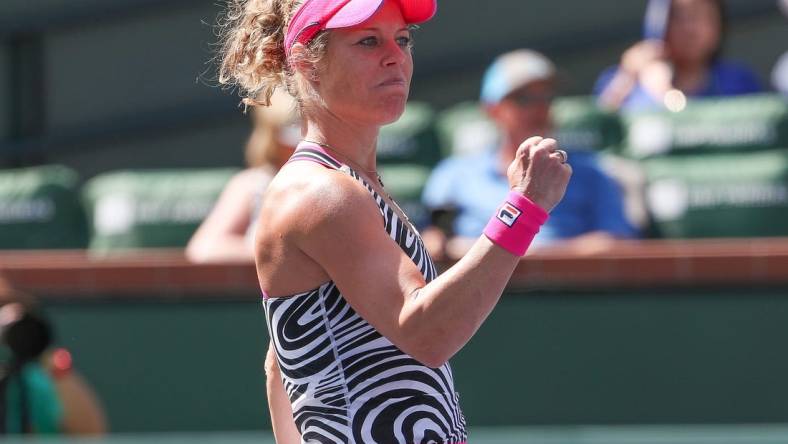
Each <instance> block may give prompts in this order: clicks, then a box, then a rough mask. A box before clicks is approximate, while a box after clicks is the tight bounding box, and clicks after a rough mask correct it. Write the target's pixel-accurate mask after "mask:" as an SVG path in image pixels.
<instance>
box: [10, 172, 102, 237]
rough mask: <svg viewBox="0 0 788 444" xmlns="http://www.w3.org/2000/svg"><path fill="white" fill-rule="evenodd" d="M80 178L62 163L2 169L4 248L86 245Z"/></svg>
mask: <svg viewBox="0 0 788 444" xmlns="http://www.w3.org/2000/svg"><path fill="white" fill-rule="evenodd" d="M78 182H79V178H78V176H77V173H76V172H74V171H73V170H71V169H69V168H67V167H65V166H60V165H45V166H38V167H30V168H19V169H11V170H0V248H2V249H48V248H84V247H85V245H86V244H87V228H86V222H85V214H84V211H83V209H82V205H81V203H80V200H79V193H78V191H77V188H78Z"/></svg>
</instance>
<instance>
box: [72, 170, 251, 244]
mask: <svg viewBox="0 0 788 444" xmlns="http://www.w3.org/2000/svg"><path fill="white" fill-rule="evenodd" d="M237 171H238V170H236V169H232V168H218V169H196V170H192V169H182V170H154V171H116V172H110V173H105V174H102V175H100V176H96V177H94V178H93V179H91V180H90V181H88V183H87V184H85V188H84V190H83V197H84V200H85V205H86V207H87V211H88V215H89V219H90V226H91V231H92V237H91V240H90V249H91V250H92V251H94V252H109V251H113V250H119V249H127V248H145V247H182V246H185V245H186V243H187V242H188V241H189V238H190V237H191V235H192V233H194V231H195V230H196V229H197V227H198V226H199V225H200V223H201V222H202V221H203V219H205V217H206V216H207V215H208V213H209V212H210V210H211V208H212V207H213V205H214V202H215V201H216V199H217V198H218V197H219V194H220V193H221V191H222V189H223V188H224V185H225V184H226V183H227V181H228V180H229V179H230V177H231V176H232V175H233V174H234V173H236V172H237Z"/></svg>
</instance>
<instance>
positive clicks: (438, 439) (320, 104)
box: [220, 0, 571, 444]
mask: <svg viewBox="0 0 788 444" xmlns="http://www.w3.org/2000/svg"><path fill="white" fill-rule="evenodd" d="M435 9H436V4H435V0H305V1H303V2H302V1H298V0H249V1H247V2H240V3H237V4H236V8H235V9H233V10H231V12H230V14H229V19H230V22H229V27H228V28H227V30H226V32H227V33H228V34H227V37H226V40H225V45H224V53H223V61H222V62H223V63H222V66H221V73H220V80H221V81H223V82H225V83H227V84H234V85H238V86H239V87H240V88H241V90H242V91H244V92H245V93H246V95H247V99H246V102H247V103H251V104H261V105H265V104H266V103H267V101H268V97H269V96H270V95H271V93H272V91H273V90H275V89H276V88H286V89H287V90H288V91H289V92H290V93H291V94H293V95H294V96H295V97H296V99H297V101H298V103H299V105H300V110H301V113H302V117H303V120H304V122H305V128H304V130H305V133H304V134H305V135H304V140H303V141H302V142H301V143H300V144H299V145H298V147H297V149H296V151H295V153H294V154H293V156H292V157H291V159H290V160H289V162H288V163H287V164H286V165H285V166H284V167H283V168H282V169H281V170H280V171H279V173H278V174H277V176H276V177H275V178H274V180H273V181H272V183H271V185H270V187H269V189H268V197H267V198H266V200H265V202H264V204H263V208H262V211H261V215H260V219H259V221H258V229H257V237H256V246H255V252H256V263H257V273H258V277H259V281H260V286H261V288H262V290H263V297H264V306H265V311H266V317H267V321H268V328H269V332H270V335H271V343H272V353H271V355H272V356H274V355H275V362H273V361H274V360H273V359H272V362H269V365H268V370H269V376H268V377H269V380H268V392H269V393H268V395H269V404H270V409H271V414H272V419H273V423H274V433H275V435H276V437H277V440H278V442H298V441H299V440H300V441H301V442H309V443H359V444H360V443H385V444H390V443H401V444H413V443H465V442H466V440H467V436H466V430H465V418H464V417H463V415H462V412H461V410H460V406H459V402H458V401H459V398H458V394H457V393H456V392H455V390H454V383H453V379H454V378H453V376H452V372H451V368H450V367H449V364H448V362H447V361H448V359H449V358H450V357H451V356H452V355H454V354H455V353H456V352H457V351H458V350H459V349H460V348H462V346H463V345H464V344H465V343H466V342H467V341H468V340H469V339H470V338H471V337H472V336H473V334H474V333H475V332H476V330H477V329H478V328H479V326H480V325H481V323H482V322H483V321H484V319H485V318H486V317H487V316H488V314H489V313H490V311H491V310H492V309H493V308H494V307H495V304H496V303H497V301H498V299H499V297H500V295H501V292H502V291H503V290H504V287H505V285H506V283H507V281H508V280H509V278H510V276H511V274H512V271H513V270H514V268H515V266H516V265H517V263H518V261H519V260H520V257H521V256H522V255H523V254H524V253H525V251H526V249H527V248H528V245H529V243H530V242H531V240H532V239H533V237H534V235H536V233H537V232H538V230H539V227H540V226H541V224H542V223H544V221H545V220H546V219H547V217H548V211H550V210H551V209H552V208H553V207H554V206H555V205H556V204H557V203H558V201H560V199H561V198H562V196H563V194H564V190H565V188H566V185H567V182H568V180H569V177H570V175H571V167H570V166H569V165H568V164H567V163H566V160H567V159H566V153H564V152H562V151H561V150H558V149H557V148H558V147H557V144H556V142H555V141H554V140H552V139H543V138H541V137H532V138H530V139H528V140H526V141H524V142H523V144H522V145H521V146H520V148H519V150H518V151H517V155H516V158H515V160H514V161H513V162H512V164H511V165H510V166H509V168H508V177H509V183H510V185H511V190H512V191H511V193H510V194H509V196H508V197H507V199H506V200H505V201H504V202H502V203H501V206H500V209H499V210H498V211H497V213H496V214H492V215H491V219H490V223H489V225H488V227H487V229H486V230H485V233H484V235H483V236H481V237H480V238H479V239H478V241H477V242H476V244H475V245H474V246H473V248H471V250H470V251H469V252H468V254H467V255H466V256H465V257H463V258H462V259H461V260H460V261H458V262H457V264H455V265H454V266H453V267H451V268H450V269H449V270H447V271H446V272H445V273H443V274H442V275H441V276H437V273H436V271H435V267H434V265H433V263H432V260H431V259H430V257H429V255H428V254H427V252H426V250H425V249H424V246H423V244H422V242H421V239H420V237H419V234H418V233H417V231H416V230H415V229H414V227H413V226H412V225H411V223H410V221H409V220H408V217H407V215H405V214H404V213H403V212H402V210H401V209H400V208H399V207H398V206H397V204H396V203H395V202H394V201H393V200H392V199H391V198H390V197H389V195H388V193H387V192H386V189H385V187H384V186H383V183H382V181H381V180H380V178H379V177H378V175H377V172H376V162H375V150H376V141H377V138H378V133H379V130H380V127H381V126H383V125H385V124H388V123H391V122H393V121H395V120H397V119H398V118H399V117H400V115H401V114H402V112H403V111H404V107H405V102H406V100H407V97H408V91H409V87H410V80H411V74H412V71H413V57H412V54H411V48H412V43H411V30H410V25H412V24H415V23H420V22H425V21H427V20H429V19H430V18H431V17H432V16H433V15H434V13H435Z"/></svg>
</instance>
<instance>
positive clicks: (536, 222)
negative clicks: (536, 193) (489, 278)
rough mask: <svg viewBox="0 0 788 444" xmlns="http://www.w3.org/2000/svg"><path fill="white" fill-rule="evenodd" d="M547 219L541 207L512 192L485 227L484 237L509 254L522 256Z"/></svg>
mask: <svg viewBox="0 0 788 444" xmlns="http://www.w3.org/2000/svg"><path fill="white" fill-rule="evenodd" d="M547 218H548V214H547V212H546V211H545V210H543V209H542V208H540V207H539V205H536V204H535V203H533V202H531V200H530V199H528V198H527V197H525V196H523V195H522V194H520V193H518V192H516V191H510V192H509V195H508V196H506V201H504V203H503V205H501V207H500V208H498V212H497V213H496V214H495V215H494V216H493V217H492V219H490V222H489V223H488V224H487V227H485V229H484V235H485V236H487V237H488V238H489V239H490V240H491V241H493V243H495V244H496V245H498V246H500V247H501V248H503V249H504V250H506V251H508V252H509V253H512V254H513V255H515V256H522V255H524V254H525V252H526V250H528V246H530V245H531V242H532V241H533V240H534V236H536V233H538V232H539V227H541V226H542V225H543V224H544V223H545V222H547Z"/></svg>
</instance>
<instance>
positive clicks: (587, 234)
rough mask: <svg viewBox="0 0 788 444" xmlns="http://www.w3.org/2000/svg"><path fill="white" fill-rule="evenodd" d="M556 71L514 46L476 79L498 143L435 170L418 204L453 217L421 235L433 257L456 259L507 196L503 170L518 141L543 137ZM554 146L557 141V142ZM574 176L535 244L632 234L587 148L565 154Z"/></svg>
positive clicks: (616, 194)
mask: <svg viewBox="0 0 788 444" xmlns="http://www.w3.org/2000/svg"><path fill="white" fill-rule="evenodd" d="M555 89H556V69H555V66H554V65H553V63H552V62H551V61H550V60H548V59H547V58H546V57H545V56H543V55H542V54H539V53H538V52H535V51H531V50H527V49H521V50H516V51H512V52H509V53H506V54H503V55H501V56H499V57H498V58H497V59H496V60H495V61H494V62H493V63H492V65H491V66H490V67H489V68H488V69H487V72H486V73H485V75H484V78H483V80H482V89H481V104H482V107H483V109H484V111H485V113H486V114H487V116H489V118H490V119H491V120H492V121H493V122H494V123H495V125H496V127H497V129H498V130H499V133H500V137H499V140H498V142H497V146H490V147H485V148H487V149H483V150H480V151H479V152H476V153H474V154H469V155H464V156H455V157H450V158H448V159H446V160H444V161H443V162H441V163H440V164H438V166H437V167H436V168H435V170H434V171H433V173H432V175H431V176H430V179H429V180H428V182H427V184H426V186H425V189H424V194H423V196H422V200H423V202H424V204H425V205H426V206H427V208H428V209H430V210H431V211H433V213H436V212H442V211H444V210H446V211H448V212H449V213H451V214H453V215H454V219H453V222H452V223H450V224H449V225H450V226H449V227H447V228H448V229H444V230H439V229H438V228H437V227H436V226H431V227H427V228H426V229H425V230H424V233H423V235H424V238H425V242H426V243H427V247H428V248H429V249H430V250H431V251H430V252H431V253H432V254H436V255H438V256H439V257H440V256H443V257H449V258H456V257H460V256H461V255H462V254H463V253H464V252H465V250H467V248H468V247H469V245H470V243H471V242H472V240H474V239H475V238H477V237H478V236H479V235H480V234H481V233H482V230H483V229H484V227H485V224H486V223H487V219H488V218H489V214H490V212H494V211H495V209H496V207H497V206H498V203H499V202H500V200H501V199H502V198H503V197H504V196H506V193H508V192H509V185H508V182H507V180H506V167H507V165H509V163H511V161H512V159H513V158H514V155H515V152H516V151H517V147H518V145H519V143H520V141H522V140H525V139H527V138H528V137H529V136H532V135H534V134H550V133H552V132H553V123H552V119H551V117H550V106H551V102H552V99H553V97H554V95H555ZM558 142H559V143H560V142H561V141H560V140H559V141H558ZM569 163H570V164H571V165H572V169H573V171H574V172H573V175H572V179H571V181H570V182H569V186H568V188H567V191H566V194H565V196H564V199H563V200H562V201H561V203H559V204H558V206H556V207H555V209H554V210H553V212H552V213H551V215H550V219H549V220H548V222H547V224H545V225H544V226H542V229H541V231H540V233H539V234H538V235H537V236H536V239H535V240H534V245H546V244H550V243H555V242H557V241H568V240H571V242H572V243H574V245H576V246H582V245H586V246H588V245H591V244H594V245H600V242H601V243H602V244H607V242H608V241H609V240H611V239H614V238H628V237H633V236H635V234H636V233H635V230H634V228H633V227H632V226H631V224H630V223H629V222H628V221H627V218H626V217H625V215H624V209H623V203H622V196H621V191H620V189H619V186H618V184H617V183H616V182H614V181H613V180H612V179H611V178H609V177H608V176H607V175H606V174H605V173H604V172H603V171H602V169H601V168H600V166H599V165H598V163H597V157H596V155H595V154H594V153H593V152H591V151H590V150H573V151H570V152H569Z"/></svg>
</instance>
